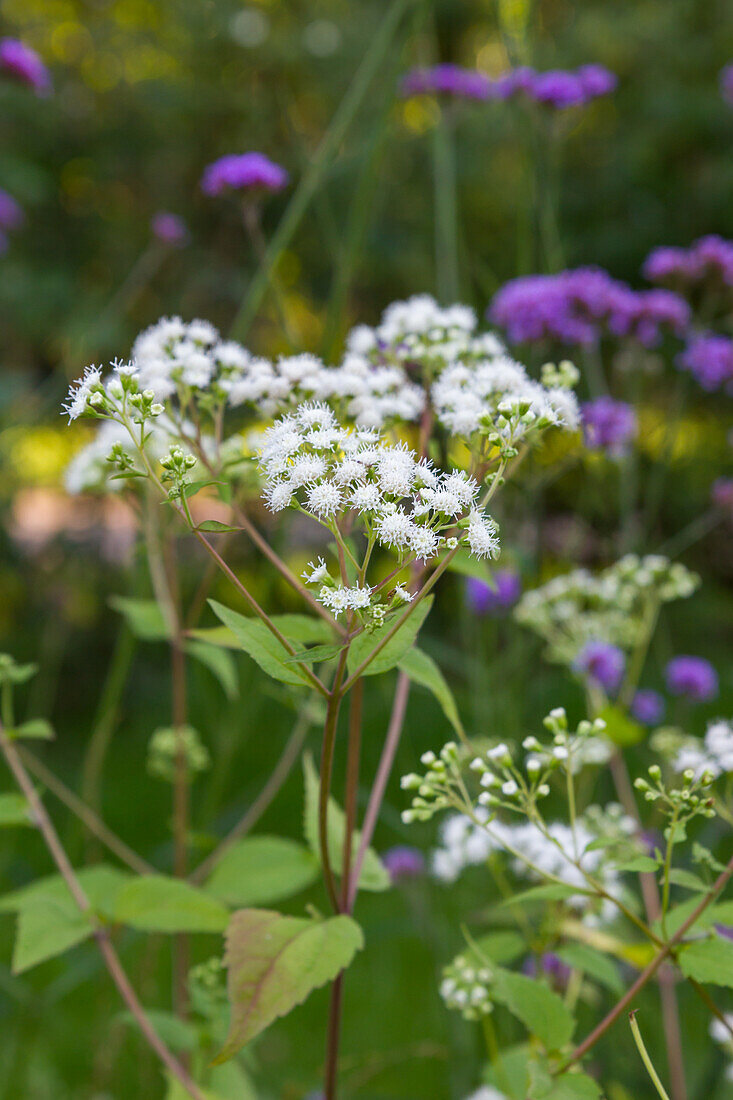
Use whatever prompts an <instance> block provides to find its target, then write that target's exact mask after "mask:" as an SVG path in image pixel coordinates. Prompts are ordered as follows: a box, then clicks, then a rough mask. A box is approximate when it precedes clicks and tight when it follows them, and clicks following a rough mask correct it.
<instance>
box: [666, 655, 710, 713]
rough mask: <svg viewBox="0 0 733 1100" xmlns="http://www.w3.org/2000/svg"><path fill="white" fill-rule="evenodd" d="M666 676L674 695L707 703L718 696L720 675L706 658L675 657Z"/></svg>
mask: <svg viewBox="0 0 733 1100" xmlns="http://www.w3.org/2000/svg"><path fill="white" fill-rule="evenodd" d="M665 676H666V679H667V687H668V688H669V690H670V692H671V693H672V695H683V696H685V698H687V699H690V700H692V701H693V702H696V703H706V702H708V701H709V700H710V699H714V698H715V696H716V695H717V694H718V674H717V672H716V671H715V669H714V668H713V666H712V665H711V664H710V662H709V661H706V660H705V658H704V657H689V656H680V657H673V658H672V660H671V661H670V662H669V664H668V665H667V668H666V670H665Z"/></svg>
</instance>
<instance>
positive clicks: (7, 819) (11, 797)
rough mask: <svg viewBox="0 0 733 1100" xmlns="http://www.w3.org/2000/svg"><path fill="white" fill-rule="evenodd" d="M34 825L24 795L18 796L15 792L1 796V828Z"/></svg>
mask: <svg viewBox="0 0 733 1100" xmlns="http://www.w3.org/2000/svg"><path fill="white" fill-rule="evenodd" d="M33 824H34V822H33V821H32V819H31V814H30V806H29V805H28V802H27V800H26V798H25V797H24V796H23V795H22V794H17V793H16V792H15V791H9V792H8V793H7V794H0V828H8V827H10V826H12V825H33Z"/></svg>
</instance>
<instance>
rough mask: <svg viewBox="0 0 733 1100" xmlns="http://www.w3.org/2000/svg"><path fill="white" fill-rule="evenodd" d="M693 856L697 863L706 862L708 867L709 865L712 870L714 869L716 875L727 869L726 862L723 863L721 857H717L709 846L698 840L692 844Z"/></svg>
mask: <svg viewBox="0 0 733 1100" xmlns="http://www.w3.org/2000/svg"><path fill="white" fill-rule="evenodd" d="M692 858H693V859H694V861H695V863H704V864H705V866H706V867H709V868H710V870H711V871H714V872H715V874H716V875H719V874H721V873H722V872H723V871H724V870H725V864H724V863H721V862H720V860H719V859H716V858H715V856H714V855H713V853H712V852H711V851H710V849H709V848H705V847H704V846H703V845H702V844H698V842H697V841H694V842H693V845H692Z"/></svg>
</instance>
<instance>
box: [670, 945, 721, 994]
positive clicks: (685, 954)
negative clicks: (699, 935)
mask: <svg viewBox="0 0 733 1100" xmlns="http://www.w3.org/2000/svg"><path fill="white" fill-rule="evenodd" d="M677 958H678V962H679V967H680V970H681V971H682V973H683V974H684V975H685V977H687V978H694V979H695V981H698V982H709V983H710V984H711V985H725V986H728V987H731V986H733V941H731V940H728V939H725V938H724V937H723V936H710V937H708V939H705V940H696V941H695V942H694V943H691V944H688V945H687V946H686V947H683V948H682V950H681V951H680V953H679V955H678V956H677Z"/></svg>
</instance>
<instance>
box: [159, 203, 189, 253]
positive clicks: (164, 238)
mask: <svg viewBox="0 0 733 1100" xmlns="http://www.w3.org/2000/svg"><path fill="white" fill-rule="evenodd" d="M150 228H151V230H152V233H153V236H154V237H156V238H157V239H158V240H159V241H160V242H161V244H170V245H173V246H174V247H176V248H181V247H182V246H183V245H184V244H186V242H187V241H188V238H189V233H188V227H187V225H186V223H185V222H184V220H183V218H179V217H178V215H177V214H171V213H169V212H168V211H167V210H159V211H158V213H157V214H154V215H153V217H152V218H151V220H150Z"/></svg>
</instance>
